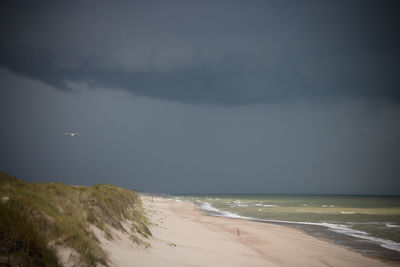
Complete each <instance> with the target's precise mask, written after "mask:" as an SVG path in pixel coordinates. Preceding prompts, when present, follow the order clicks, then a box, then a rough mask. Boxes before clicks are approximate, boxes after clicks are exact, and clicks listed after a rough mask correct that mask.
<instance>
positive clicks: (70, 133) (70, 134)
mask: <svg viewBox="0 0 400 267" xmlns="http://www.w3.org/2000/svg"><path fill="white" fill-rule="evenodd" d="M64 135H69V136H75V135H79V133H72V132H68V133H64Z"/></svg>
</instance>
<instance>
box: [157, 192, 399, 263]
mask: <svg viewBox="0 0 400 267" xmlns="http://www.w3.org/2000/svg"><path fill="white" fill-rule="evenodd" d="M164 197H167V198H170V199H173V200H175V201H190V202H192V203H193V202H194V203H196V204H197V205H198V207H199V209H200V210H202V211H203V212H205V213H206V214H207V215H210V216H222V217H230V218H236V219H245V220H251V221H258V222H265V223H275V224H280V225H285V226H289V227H294V228H297V229H300V230H302V231H304V232H306V233H307V234H309V235H312V236H315V237H319V238H325V239H328V240H330V241H332V242H334V243H335V244H338V245H341V246H344V247H346V248H348V249H351V250H355V251H358V252H361V253H364V254H368V255H372V256H376V257H380V258H382V259H387V260H391V261H396V262H400V197H399V196H337V195H335V196H326V195H323V196H320V195H220V194H218V195H168V196H164Z"/></svg>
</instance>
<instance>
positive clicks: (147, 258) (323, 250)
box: [102, 197, 400, 267]
mask: <svg viewBox="0 0 400 267" xmlns="http://www.w3.org/2000/svg"><path fill="white" fill-rule="evenodd" d="M143 202H144V204H145V206H146V207H147V208H148V209H149V210H152V211H153V212H155V213H154V214H153V216H152V221H153V223H154V224H156V225H155V226H153V227H152V229H151V231H152V233H153V237H152V238H150V239H149V240H148V241H149V243H150V244H151V247H150V248H148V249H145V248H137V247H135V246H134V245H132V244H131V243H132V242H131V241H130V240H129V239H128V238H125V237H123V236H121V237H120V239H118V240H114V241H105V240H102V242H103V246H104V248H105V249H106V250H108V251H109V252H110V258H111V261H112V262H113V263H114V264H115V266H121V267H123V266H139V267H141V266H151V267H155V266H400V264H394V263H388V262H383V261H381V260H378V259H375V258H371V257H365V256H363V255H361V254H359V253H356V252H352V251H349V250H347V249H345V248H343V247H340V246H337V245H334V244H332V243H330V242H327V241H325V240H321V239H317V238H315V237H312V236H309V235H307V234H305V233H303V232H301V231H300V230H297V229H292V228H288V227H284V226H280V225H275V224H266V223H257V222H249V221H246V220H236V219H229V218H219V217H218V218H217V217H211V216H206V215H204V214H203V213H201V212H200V211H199V210H198V209H197V207H196V206H195V205H194V204H192V203H185V202H175V201H172V200H167V199H162V198H154V202H151V200H150V198H146V197H144V198H143ZM237 229H239V231H240V237H239V236H238V235H237Z"/></svg>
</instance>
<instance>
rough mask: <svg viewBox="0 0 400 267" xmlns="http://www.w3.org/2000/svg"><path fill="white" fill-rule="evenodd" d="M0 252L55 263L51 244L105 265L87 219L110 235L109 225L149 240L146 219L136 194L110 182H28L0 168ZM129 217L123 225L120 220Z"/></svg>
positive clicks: (33, 263)
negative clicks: (86, 184) (74, 183)
mask: <svg viewBox="0 0 400 267" xmlns="http://www.w3.org/2000/svg"><path fill="white" fill-rule="evenodd" d="M0 200H1V203H0V242H1V244H2V245H3V244H5V246H4V248H1V250H0V257H2V258H4V257H9V258H10V259H11V260H15V259H17V258H18V259H29V260H24V262H31V264H26V265H24V266H58V265H57V258H56V256H55V253H54V250H53V248H51V247H49V246H48V245H47V244H49V243H50V242H52V243H53V244H55V245H66V246H69V247H71V248H73V249H75V250H76V251H77V252H78V253H79V254H80V256H81V260H83V261H84V262H85V263H86V264H87V265H89V266H95V265H96V264H98V263H101V264H103V265H106V266H107V265H108V257H107V254H106V253H105V252H104V251H103V249H102V248H101V246H100V244H99V241H98V239H97V238H96V236H95V235H94V234H93V233H92V232H91V231H90V228H89V226H90V224H92V225H95V226H97V227H98V228H99V229H101V230H102V231H104V233H105V234H106V237H107V238H109V239H112V238H113V236H112V231H111V227H113V228H115V229H118V230H121V231H123V232H127V231H130V233H129V234H130V237H131V239H132V240H133V241H134V242H135V243H137V244H138V245H143V246H145V247H147V246H148V243H146V242H145V241H144V240H143V238H148V237H149V236H151V232H150V230H149V229H148V227H147V225H149V221H148V219H147V216H146V212H145V211H144V209H143V208H142V203H141V200H140V197H139V195H138V194H137V193H136V192H134V191H130V190H126V189H123V188H119V187H116V186H112V185H103V184H96V185H94V186H93V187H87V186H68V185H65V184H61V183H27V182H24V181H22V180H20V179H17V178H15V177H12V176H10V175H7V174H6V173H4V172H0ZM126 220H128V221H130V222H131V229H125V228H124V227H123V224H122V222H124V221H126Z"/></svg>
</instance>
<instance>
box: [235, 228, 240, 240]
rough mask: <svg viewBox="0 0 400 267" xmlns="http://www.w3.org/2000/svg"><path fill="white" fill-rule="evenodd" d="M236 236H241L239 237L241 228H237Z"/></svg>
mask: <svg viewBox="0 0 400 267" xmlns="http://www.w3.org/2000/svg"><path fill="white" fill-rule="evenodd" d="M236 237H239V238H240V231H239V228H238V229H237V230H236Z"/></svg>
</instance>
